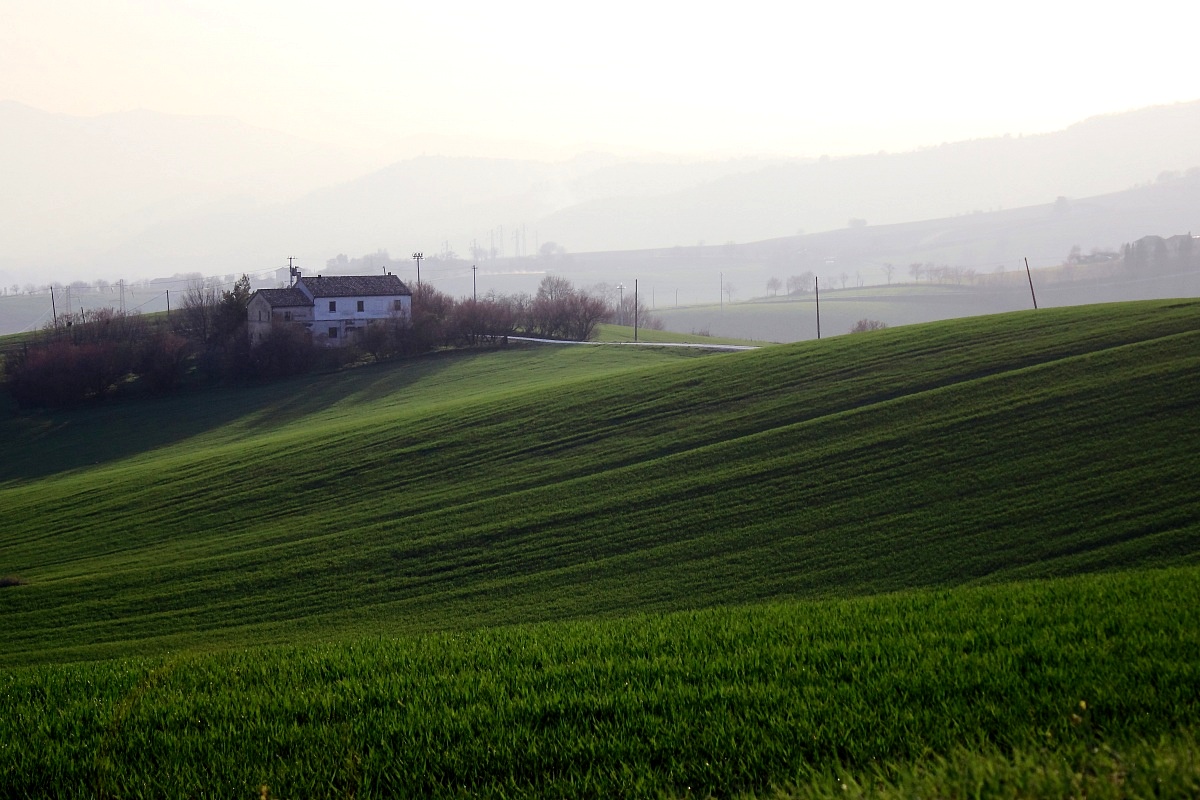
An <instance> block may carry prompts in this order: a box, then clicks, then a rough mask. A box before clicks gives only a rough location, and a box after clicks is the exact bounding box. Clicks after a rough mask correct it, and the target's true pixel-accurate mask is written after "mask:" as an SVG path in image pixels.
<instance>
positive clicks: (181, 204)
mask: <svg viewBox="0 0 1200 800" xmlns="http://www.w3.org/2000/svg"><path fill="white" fill-rule="evenodd" d="M369 165H370V161H369V160H368V159H367V158H366V157H365V156H364V155H362V154H358V153H353V152H349V151H341V150H337V149H335V148H331V147H328V146H325V145H318V144H315V143H313V142H309V141H306V140H305V139H303V138H302V137H300V136H292V135H288V134H283V133H279V132H277V131H269V130H265V129H262V128H256V127H253V126H250V125H246V124H244V123H241V122H239V121H237V120H234V119H229V118H222V117H200V116H195V117H183V116H172V115H169V114H160V113H156V112H151V111H130V112H123V113H114V114H104V115H100V116H95V117H75V116H68V115H64V114H51V113H47V112H43V111H39V110H36V109H33V108H30V107H28V106H25V105H22V104H20V103H15V102H11V101H0V174H3V175H4V176H5V191H4V193H3V195H0V241H2V242H3V252H0V265H4V266H9V267H10V268H11V267H12V266H24V265H28V264H30V263H32V264H33V265H48V264H55V266H57V267H59V268H60V269H61V268H62V266H63V265H62V264H61V263H57V262H56V259H59V258H64V257H65V258H68V259H71V260H73V261H77V262H80V263H89V262H92V261H94V259H95V258H96V256H97V254H98V253H100V252H103V251H104V250H105V249H107V248H108V247H112V246H114V245H116V244H118V243H120V242H123V241H126V240H128V239H129V238H131V237H136V236H139V235H141V234H143V233H144V231H145V230H146V229H147V228H149V227H151V226H153V225H155V224H158V223H162V222H165V221H172V220H179V219H182V218H188V219H195V218H197V216H200V215H203V214H204V213H206V212H207V211H208V210H210V209H212V208H221V209H223V210H225V211H228V212H244V211H246V210H248V209H252V208H254V207H256V206H257V205H259V204H270V203H278V202H280V201H283V200H288V199H294V198H296V197H299V196H302V195H304V194H305V193H307V192H309V191H312V190H314V189H316V188H319V187H322V186H326V185H328V184H330V183H332V182H334V181H337V180H341V179H344V178H345V176H346V175H347V173H351V174H357V173H359V172H361V171H365V170H367V169H368V168H369Z"/></svg>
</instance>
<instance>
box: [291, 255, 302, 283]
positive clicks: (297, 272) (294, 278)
mask: <svg viewBox="0 0 1200 800" xmlns="http://www.w3.org/2000/svg"><path fill="white" fill-rule="evenodd" d="M295 260H296V257H295V256H288V274H289V275H291V276H292V282H291V284H290V285H289V286H288V288H289V289H290V288H292V286H295V285H296V281H297V280H299V279H300V268H299V267H297V266H295V265H293V264H292V262H293V261H295Z"/></svg>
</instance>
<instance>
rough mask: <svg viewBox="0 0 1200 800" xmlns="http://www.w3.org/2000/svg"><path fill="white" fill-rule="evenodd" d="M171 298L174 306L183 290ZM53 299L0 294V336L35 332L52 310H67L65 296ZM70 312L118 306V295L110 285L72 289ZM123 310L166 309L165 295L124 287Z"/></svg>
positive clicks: (48, 320) (48, 319) (48, 322)
mask: <svg viewBox="0 0 1200 800" xmlns="http://www.w3.org/2000/svg"><path fill="white" fill-rule="evenodd" d="M171 297H172V299H173V302H174V304H175V307H176V308H178V307H179V304H180V303H181V302H182V300H183V291H182V290H180V291H179V292H178V293H177V292H176V291H174V290H172V292H171ZM55 301H56V302H53V303H52V302H51V299H50V294H49V293H48V292H47V293H44V294H43V293H38V294H32V295H30V294H20V295H16V294H9V295H3V296H0V336H3V335H5V334H10V333H24V332H30V331H38V330H41V329H42V328H44V327H46V326H48V325H51V324H53V322H54V314H55V312H57V313H59V314H65V313H66V312H67V308H68V306H67V296H66V294H65V293H62V292H58V293H56V297H55ZM70 301H71V302H70V310H71V313H74V314H78V313H79V310H80V308H83V309H86V310H87V311H92V310H93V309H97V308H120V306H121V297H120V294H119V293H118V292H117V290H116V289H115V288H114V289H113V290H112V291H103V292H99V291H87V292H73V293H72V294H71V297H70ZM125 309H126V310H127V311H129V312H131V313H133V312H137V313H143V314H149V313H154V312H157V311H166V309H167V298H166V294H165V292H164V291H163V290H162V289H156V290H152V289H148V288H142V287H137V288H135V287H132V286H128V287H126V288H125Z"/></svg>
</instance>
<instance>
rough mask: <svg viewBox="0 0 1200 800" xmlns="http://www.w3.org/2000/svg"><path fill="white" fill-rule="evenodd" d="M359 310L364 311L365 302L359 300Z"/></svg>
mask: <svg viewBox="0 0 1200 800" xmlns="http://www.w3.org/2000/svg"><path fill="white" fill-rule="evenodd" d="M358 310H359V311H362V310H363V301H362V300H359V301H358Z"/></svg>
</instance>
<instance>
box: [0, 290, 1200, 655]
mask: <svg viewBox="0 0 1200 800" xmlns="http://www.w3.org/2000/svg"><path fill="white" fill-rule="evenodd" d="M1198 312H1200V304H1197V303H1194V302H1191V303H1188V302H1176V303H1158V304H1153V303H1151V304H1142V305H1136V306H1130V307H1127V308H1117V307H1096V308H1091V309H1064V310H1055V311H1048V312H1045V313H1038V314H1027V315H1024V316H1017V317H997V318H983V319H976V320H969V321H963V322H957V323H953V324H941V325H930V326H921V327H917V328H910V329H891V330H886V331H880V332H876V333H871V334H863V335H861V336H855V337H843V338H841V339H837V340H831V341H828V342H822V343H810V344H799V345H791V346H786V347H774V348H765V349H763V350H759V351H754V352H747V353H737V354H723V355H712V356H702V355H697V354H680V353H678V352H677V351H673V352H669V353H667V352H662V351H658V350H657V349H650V350H643V349H637V351H636V352H630V351H626V350H624V349H622V350H621V351H620V352H611V351H607V352H605V351H602V349H585V350H584V351H582V352H581V351H577V350H574V349H564V348H544V349H543V348H532V349H522V350H518V351H514V352H496V353H489V354H465V355H456V356H451V357H443V358H433V359H428V360H424V361H422V362H420V363H419V364H413V365H400V366H398V367H394V368H380V369H377V370H363V371H361V372H360V373H358V374H351V375H349V376H326V377H321V378H313V379H306V380H305V381H300V382H295V383H293V384H289V385H287V386H280V387H265V388H262V389H258V390H255V391H254V392H251V393H247V394H245V395H230V397H229V403H228V404H227V405H219V404H216V403H213V402H212V396H211V395H204V396H196V397H192V398H184V399H182V400H179V401H164V402H162V403H160V404H143V405H137V406H131V407H129V408H104V409H100V410H97V411H95V412H78V413H76V414H74V415H48V416H39V417H34V418H31V419H25V420H15V421H10V422H9V425H10V435H9V441H10V442H12V443H13V444H12V446H10V449H9V460H8V466H9V468H10V469H12V470H13V471H14V472H16V473H17V474H16V475H13V476H12V477H10V478H9V480H8V481H7V483H5V484H3V488H0V502H3V504H4V507H5V509H6V517H5V523H4V527H5V531H4V537H3V540H2V541H3V543H2V544H0V571H3V572H5V573H13V574H19V575H21V576H22V578H23V579H24V580H25V581H26V585H24V586H20V587H14V588H9V589H6V590H5V591H4V593H3V595H0V616H2V618H3V621H4V624H5V626H6V628H7V630H8V631H9V634H8V636H7V642H6V648H5V652H4V653H3V654H0V662H3V663H9V664H18V663H37V662H42V661H53V660H66V659H77V658H100V657H110V656H122V655H128V654H132V653H140V652H156V651H161V650H168V649H177V648H181V647H195V646H214V645H216V646H241V645H251V644H257V643H264V642H265V643H270V642H277V643H283V642H296V641H304V640H311V639H320V638H323V637H327V636H331V635H334V634H335V633H336V634H337V635H344V634H351V635H355V634H365V633H368V632H381V631H382V632H389V633H406V632H419V631H436V630H462V629H470V628H475V627H481V626H490V625H505V624H512V623H525V622H536V621H541V620H556V619H589V618H602V617H618V616H621V615H623V614H627V613H630V612H632V611H662V612H666V611H672V610H679V609H691V608H698V607H705V606H714V605H720V604H727V603H743V602H752V601H759V600H767V599H772V598H781V597H795V598H829V597H849V596H856V595H864V594H873V593H879V592H888V591H896V590H901V589H906V588H911V587H936V586H952V585H959V584H964V583H972V582H986V581H1000V580H1005V581H1007V580H1015V579H1022V578H1027V577H1042V576H1052V575H1063V574H1075V573H1080V572H1091V571H1101V570H1112V569H1121V568H1127V567H1131V566H1159V565H1168V564H1179V563H1195V562H1196V561H1197V554H1198V553H1200V497H1198V496H1197V495H1196V493H1195V491H1194V485H1195V474H1196V471H1195V470H1196V464H1197V463H1198V448H1200V443H1198V442H1197V441H1196V437H1195V436H1194V425H1193V422H1192V416H1191V415H1192V412H1193V411H1194V409H1195V408H1196V407H1197V406H1198V405H1200V385H1198V383H1197V381H1195V379H1194V378H1195V374H1196V371H1197V368H1198V367H1200V347H1197V345H1198V344H1200V331H1198V330H1197V329H1198V328H1200V324H1198V323H1200V313H1198ZM566 350H569V352H566ZM193 414H194V416H191V415H193ZM148 423H149V424H148ZM118 432H123V433H121V434H120V435H118ZM122 437H127V438H122ZM113 439H117V440H118V444H117V445H116V452H111V453H110V452H108V451H105V449H104V448H106V447H109V446H110V442H112V440H113ZM92 461H97V462H98V463H91V462H92ZM10 475H11V473H10ZM1129 487H1137V491H1130V489H1129Z"/></svg>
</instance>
